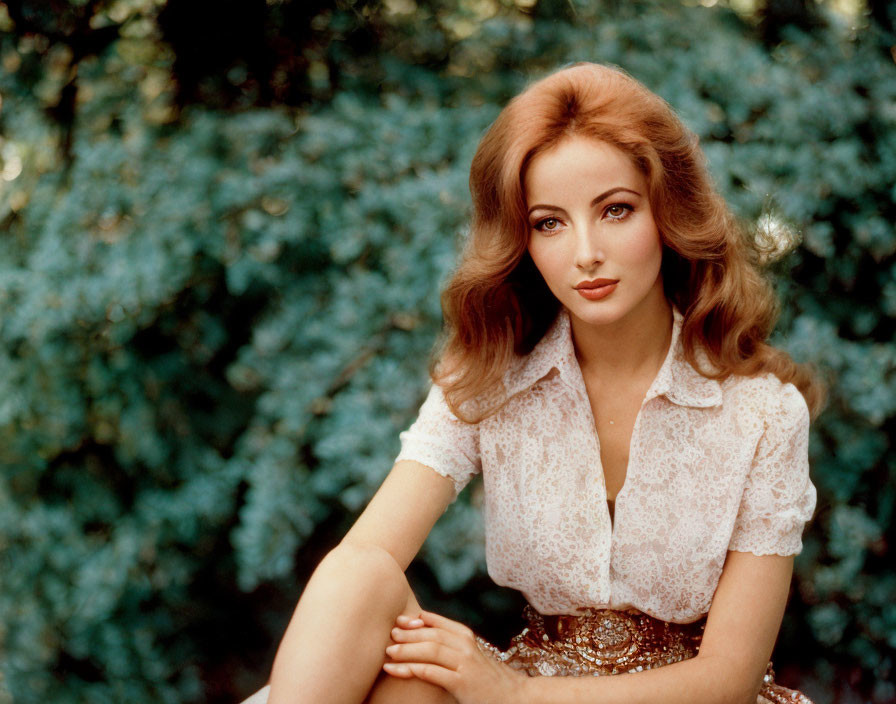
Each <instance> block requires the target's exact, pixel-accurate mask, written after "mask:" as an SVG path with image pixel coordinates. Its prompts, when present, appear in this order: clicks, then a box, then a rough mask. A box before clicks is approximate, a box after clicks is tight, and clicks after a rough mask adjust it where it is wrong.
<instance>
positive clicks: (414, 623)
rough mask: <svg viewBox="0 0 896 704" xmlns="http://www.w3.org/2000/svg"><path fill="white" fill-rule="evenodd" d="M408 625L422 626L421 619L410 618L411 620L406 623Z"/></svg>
mask: <svg viewBox="0 0 896 704" xmlns="http://www.w3.org/2000/svg"><path fill="white" fill-rule="evenodd" d="M408 625H409V626H422V625H423V621H422V620H421V619H419V618H415V619H411V621H410V622H409V623H408Z"/></svg>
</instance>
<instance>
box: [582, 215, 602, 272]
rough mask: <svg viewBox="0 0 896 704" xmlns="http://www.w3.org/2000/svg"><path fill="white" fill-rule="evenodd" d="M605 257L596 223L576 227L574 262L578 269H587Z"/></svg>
mask: <svg viewBox="0 0 896 704" xmlns="http://www.w3.org/2000/svg"><path fill="white" fill-rule="evenodd" d="M604 259H605V255H604V252H603V244H602V241H601V236H600V233H599V231H598V227H597V226H596V225H583V226H581V227H577V228H576V252H575V264H576V266H577V267H578V268H579V269H583V270H588V269H591V268H593V267H594V265H595V264H600V263H601V262H603V261H604Z"/></svg>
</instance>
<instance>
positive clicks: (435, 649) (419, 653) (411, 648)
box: [386, 641, 460, 670]
mask: <svg viewBox="0 0 896 704" xmlns="http://www.w3.org/2000/svg"><path fill="white" fill-rule="evenodd" d="M386 654H387V655H388V656H389V657H390V658H392V660H393V661H395V662H403V663H415V662H419V663H424V662H425V663H431V664H433V665H439V666H441V667H444V668H446V669H449V670H456V669H457V667H458V665H459V664H460V654H459V653H458V652H457V651H456V650H454V648H451V647H449V646H447V645H444V644H442V643H436V642H433V641H424V642H422V643H398V644H395V645H390V646H389V647H388V648H386Z"/></svg>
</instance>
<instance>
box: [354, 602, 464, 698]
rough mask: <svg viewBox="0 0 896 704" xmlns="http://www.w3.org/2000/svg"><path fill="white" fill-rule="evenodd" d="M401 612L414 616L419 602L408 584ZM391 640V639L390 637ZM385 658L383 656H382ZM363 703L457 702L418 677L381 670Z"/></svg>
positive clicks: (418, 610) (443, 691)
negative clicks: (395, 674) (397, 674)
mask: <svg viewBox="0 0 896 704" xmlns="http://www.w3.org/2000/svg"><path fill="white" fill-rule="evenodd" d="M402 613H404V614H407V615H408V616H416V615H417V614H419V613H420V604H418V603H417V599H416V597H415V596H414V593H413V592H412V591H411V588H410V586H408V599H407V603H406V604H405V608H404V609H403V610H402ZM390 640H391V639H390ZM383 660H385V657H384V658H383ZM364 704H457V700H456V699H455V698H454V697H452V696H451V695H450V694H448V692H446V691H445V690H444V689H442V688H441V687H436V686H435V685H433V684H429V683H428V682H424V681H423V680H418V679H409V680H403V679H399V678H398V677H390V676H389V675H387V674H386V673H385V672H384V671H381V672H380V674H379V676H378V677H377V680H376V683H375V684H374V686H373V689H371V691H370V696H369V697H368V698H367V699H365V700H364Z"/></svg>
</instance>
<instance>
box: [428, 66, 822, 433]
mask: <svg viewBox="0 0 896 704" xmlns="http://www.w3.org/2000/svg"><path fill="white" fill-rule="evenodd" d="M571 135H577V136H587V137H591V138H594V139H597V140H601V141H603V142H606V143H608V144H611V145H613V146H615V147H617V148H618V149H620V150H622V151H623V152H625V153H626V154H628V155H629V156H630V157H631V159H632V160H633V162H634V163H635V165H636V166H637V167H638V168H639V169H640V170H641V171H642V173H643V174H644V175H645V177H646V181H647V184H648V198H649V201H650V207H651V211H652V213H653V217H654V220H655V222H656V225H657V228H658V230H659V232H660V237H661V240H662V244H663V262H662V276H663V286H664V291H665V295H666V297H667V299H668V300H669V301H670V302H672V303H674V304H675V305H676V306H677V307H678V309H679V310H680V311H681V312H682V314H683V321H682V329H681V342H682V345H683V350H684V354H685V357H686V359H687V360H688V362H689V363H690V364H691V365H692V366H693V367H694V368H695V369H696V370H697V371H698V372H700V373H701V374H703V375H704V376H707V377H709V378H714V379H720V380H721V379H724V378H726V377H728V376H729V375H731V374H738V375H744V376H755V375H758V374H764V373H767V372H771V373H773V374H775V375H776V376H777V377H778V378H779V379H780V380H781V381H782V382H792V383H793V384H794V385H795V386H796V387H797V388H798V389H799V390H800V392H801V393H802V394H803V396H804V398H805V399H806V403H807V405H808V407H809V410H810V412H811V414H812V416H813V417H815V416H816V415H817V414H818V412H819V411H820V410H821V407H822V404H823V401H824V387H823V385H822V383H821V382H820V381H819V380H818V378H817V377H816V375H815V374H814V373H813V371H812V370H811V368H810V367H808V366H806V365H799V364H796V363H795V362H794V361H793V360H792V359H791V358H790V356H789V355H788V354H787V353H786V352H784V351H783V350H779V349H776V348H775V347H772V346H771V345H769V344H768V343H767V341H766V340H767V339H768V336H769V335H770V334H771V332H772V330H773V328H774V325H775V322H776V320H777V317H778V313H779V304H778V301H777V297H776V296H775V294H774V291H773V290H772V287H771V286H770V284H769V282H768V281H767V279H766V278H765V277H764V275H763V273H762V267H761V265H760V262H761V258H762V253H761V251H760V248H759V247H758V245H756V244H755V238H753V237H748V236H747V231H746V229H745V228H744V227H742V226H741V225H740V223H738V221H737V220H736V219H735V217H734V216H733V214H732V213H731V211H730V210H729V208H728V206H727V204H726V203H725V202H724V200H723V199H722V197H721V196H720V195H719V194H718V193H717V192H716V190H715V187H714V185H713V183H712V180H711V178H710V176H709V173H708V170H707V168H706V161H705V157H704V155H703V152H702V151H701V149H700V148H699V146H698V140H697V137H696V136H695V135H694V134H693V133H692V132H691V131H690V130H688V129H687V128H686V127H685V126H684V125H683V124H682V123H681V121H680V120H679V118H678V116H677V115H676V114H675V112H674V111H673V110H672V108H671V107H670V106H669V105H668V103H666V102H665V101H664V100H663V99H662V98H660V97H659V96H657V95H656V94H654V93H652V92H651V91H649V90H648V89H647V88H646V87H645V86H644V85H642V84H641V83H639V82H638V81H636V80H635V79H634V78H632V77H631V76H629V75H628V74H627V73H625V72H624V71H622V70H621V69H618V68H615V67H609V66H605V65H600V64H591V63H579V64H575V65H573V66H570V67H568V68H565V69H562V70H560V71H557V72H556V73H553V74H551V75H549V76H548V77H546V78H543V79H542V80H540V81H537V82H536V83H534V84H532V85H531V86H530V87H529V88H527V89H526V90H525V91H523V92H522V93H521V94H520V95H518V96H517V97H515V98H514V99H513V100H511V101H510V103H508V105H507V106H506V107H505V108H504V110H502V111H501V113H500V114H499V115H498V118H497V119H496V120H495V122H494V123H493V124H492V125H491V127H490V128H489V129H488V131H487V132H486V134H485V136H484V137H483V138H482V141H481V142H480V144H479V148H478V149H477V151H476V154H475V156H474V157H473V164H472V167H471V169H470V191H471V193H472V196H473V219H472V224H471V229H470V233H469V237H468V238H467V241H466V245H465V248H464V250H463V252H462V255H461V259H460V263H459V265H458V268H457V269H456V271H455V272H454V275H453V276H452V278H451V279H450V281H449V282H448V284H447V287H446V288H445V290H444V291H443V293H442V310H443V313H444V319H445V326H444V329H443V337H442V340H441V343H440V345H438V346H437V348H436V352H435V354H434V356H433V359H432V361H431V364H430V375H431V377H432V379H433V381H434V382H435V383H437V384H440V385H441V386H442V387H443V389H444V392H445V397H446V400H447V402H448V405H449V407H450V408H451V410H452V411H453V412H454V413H455V415H456V416H457V417H458V418H460V419H462V420H464V421H466V422H471V423H472V422H477V421H479V420H481V419H482V418H484V417H487V416H488V415H491V414H493V413H495V412H496V411H497V410H498V409H499V408H500V406H501V405H502V402H501V399H502V396H501V391H502V389H503V385H502V378H503V375H504V373H505V372H506V371H507V370H508V369H509V368H510V367H511V365H512V364H514V361H515V359H516V358H518V357H519V356H521V355H526V354H528V353H529V352H531V350H532V348H533V347H534V346H535V344H536V343H537V342H538V341H539V340H540V339H541V337H542V336H543V335H544V333H545V332H546V330H547V328H548V327H549V325H550V324H551V322H552V321H553V320H554V318H555V317H556V315H557V313H558V310H559V306H560V303H559V301H557V299H556V298H555V297H554V295H553V294H552V293H551V291H550V289H548V287H547V284H545V282H544V279H543V278H542V277H541V274H540V272H539V271H538V269H537V268H536V267H535V264H534V263H533V261H532V259H531V257H530V256H529V253H528V251H527V243H528V239H529V221H528V217H527V214H526V210H527V206H526V200H525V195H524V193H525V192H524V186H523V178H524V175H525V172H526V168H527V166H528V164H529V163H530V162H531V161H532V159H533V158H534V157H535V156H536V155H538V154H540V153H542V152H544V151H546V150H548V149H550V148H551V147H553V146H554V145H556V144H557V143H558V142H560V141H561V140H562V139H564V138H565V137H568V136H571ZM699 350H703V351H704V352H705V355H706V360H707V361H708V362H709V363H710V365H711V368H709V369H704V368H702V367H701V366H700V365H699V364H698V361H697V353H698V351H699ZM504 400H506V399H504Z"/></svg>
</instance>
